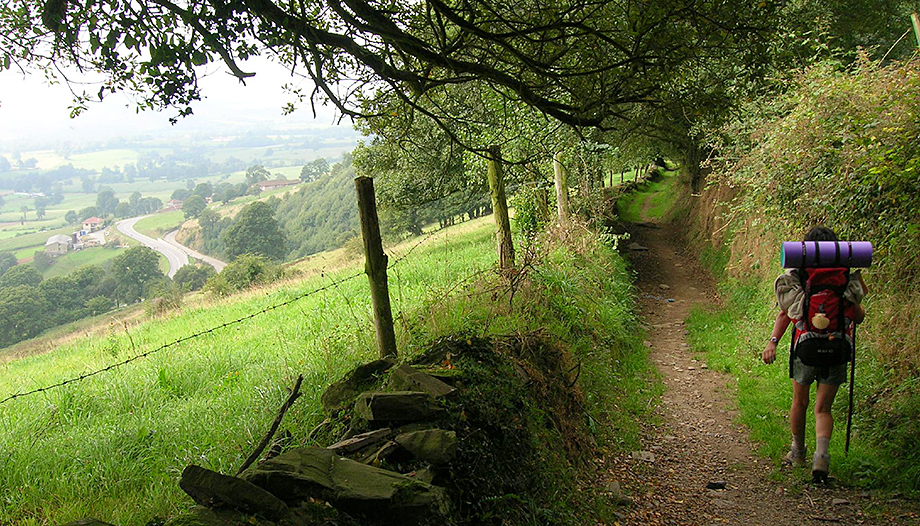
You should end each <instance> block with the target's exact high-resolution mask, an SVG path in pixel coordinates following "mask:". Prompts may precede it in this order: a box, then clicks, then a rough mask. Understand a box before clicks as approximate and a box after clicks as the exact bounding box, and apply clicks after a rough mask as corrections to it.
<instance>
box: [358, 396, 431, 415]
mask: <svg viewBox="0 0 920 526" xmlns="http://www.w3.org/2000/svg"><path fill="white" fill-rule="evenodd" d="M431 401H432V400H431V396H429V395H428V393H422V392H418V391H396V392H393V393H378V392H367V393H361V394H360V395H358V398H357V400H355V412H356V413H358V416H360V417H361V418H363V419H365V420H368V421H371V422H380V421H383V422H416V421H419V420H426V419H429V418H431V417H433V416H434V415H435V414H436V411H435V410H434V408H433V407H432V406H431Z"/></svg>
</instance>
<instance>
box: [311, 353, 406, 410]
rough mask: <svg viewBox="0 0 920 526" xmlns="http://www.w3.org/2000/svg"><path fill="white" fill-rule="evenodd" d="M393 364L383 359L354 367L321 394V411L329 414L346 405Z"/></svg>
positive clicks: (391, 361)
mask: <svg viewBox="0 0 920 526" xmlns="http://www.w3.org/2000/svg"><path fill="white" fill-rule="evenodd" d="M394 363H395V362H394V361H393V360H388V359H383V360H374V361H373V362H370V363H366V364H363V365H359V366H357V367H355V368H354V369H352V370H351V371H350V372H349V373H348V374H346V375H345V377H344V378H342V379H341V380H339V381H338V382H335V383H334V384H332V385H330V386H329V387H327V388H326V391H324V392H323V396H322V397H321V398H320V401H321V402H322V404H323V410H325V411H326V412H330V411H334V410H336V409H339V408H341V407H343V406H345V405H347V404H348V403H350V402H351V401H352V400H354V399H355V397H356V396H358V393H360V392H361V391H363V390H364V388H365V387H366V386H367V385H368V384H370V383H372V382H373V381H374V379H375V378H377V377H378V376H380V375H381V374H383V373H385V372H387V371H388V370H389V369H390V368H391V367H393V365H394Z"/></svg>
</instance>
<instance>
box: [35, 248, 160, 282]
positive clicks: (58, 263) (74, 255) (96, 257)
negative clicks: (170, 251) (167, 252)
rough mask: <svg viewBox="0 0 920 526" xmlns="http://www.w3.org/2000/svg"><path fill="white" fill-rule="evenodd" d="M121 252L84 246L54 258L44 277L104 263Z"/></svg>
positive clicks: (63, 274)
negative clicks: (81, 248)
mask: <svg viewBox="0 0 920 526" xmlns="http://www.w3.org/2000/svg"><path fill="white" fill-rule="evenodd" d="M121 252H122V251H121V250H113V249H111V248H106V247H93V248H85V249H83V250H78V251H76V252H69V253H67V254H66V255H63V256H59V257H57V258H55V260H54V264H53V265H51V268H49V269H48V270H47V271H45V273H44V278H45V279H48V278H51V277H54V276H65V275H67V274H70V273H71V272H73V271H74V270H76V269H78V268H79V267H83V266H86V265H105V264H106V263H107V262H109V261H111V260H112V259H114V258H115V257H116V256H117V255H119V254H121ZM161 259H163V258H161ZM168 264H169V262H168V261H167V265H168Z"/></svg>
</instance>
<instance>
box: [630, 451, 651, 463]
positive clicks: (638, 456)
mask: <svg viewBox="0 0 920 526" xmlns="http://www.w3.org/2000/svg"><path fill="white" fill-rule="evenodd" d="M629 456H630V457H632V458H633V460H641V461H643V462H655V454H654V453H652V452H651V451H633V452H632V453H630V454H629Z"/></svg>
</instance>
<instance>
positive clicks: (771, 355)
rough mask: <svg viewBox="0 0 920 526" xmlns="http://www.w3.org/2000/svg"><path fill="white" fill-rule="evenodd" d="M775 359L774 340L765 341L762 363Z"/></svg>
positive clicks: (768, 362) (769, 362) (771, 361)
mask: <svg viewBox="0 0 920 526" xmlns="http://www.w3.org/2000/svg"><path fill="white" fill-rule="evenodd" d="M775 360H776V344H775V343H774V342H767V346H766V348H764V350H763V363H765V364H768V365H769V364H771V363H773V362H774V361H775Z"/></svg>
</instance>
